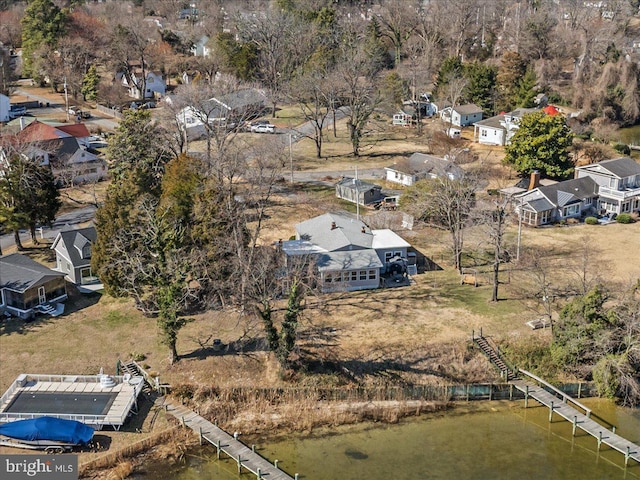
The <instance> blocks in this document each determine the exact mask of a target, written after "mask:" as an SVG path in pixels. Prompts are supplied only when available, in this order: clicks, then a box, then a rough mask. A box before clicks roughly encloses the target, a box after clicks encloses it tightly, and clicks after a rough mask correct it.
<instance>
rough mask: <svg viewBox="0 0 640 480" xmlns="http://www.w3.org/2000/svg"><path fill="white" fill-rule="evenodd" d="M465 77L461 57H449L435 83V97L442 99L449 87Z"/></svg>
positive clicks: (442, 65)
mask: <svg viewBox="0 0 640 480" xmlns="http://www.w3.org/2000/svg"><path fill="white" fill-rule="evenodd" d="M462 77H464V66H463V65H462V60H460V57H448V58H446V59H445V60H444V61H443V62H442V64H441V65H440V69H439V70H438V76H437V77H436V82H435V86H436V88H435V91H434V95H435V96H436V98H440V97H442V96H443V95H444V94H445V92H446V87H447V85H448V84H449V83H450V82H451V81H452V80H453V79H456V78H462Z"/></svg>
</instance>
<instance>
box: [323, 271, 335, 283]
mask: <svg viewBox="0 0 640 480" xmlns="http://www.w3.org/2000/svg"><path fill="white" fill-rule="evenodd" d="M332 280H333V278H332V277H331V274H330V273H327V274H325V276H324V283H331V281H332Z"/></svg>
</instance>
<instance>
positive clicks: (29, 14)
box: [21, 0, 68, 77]
mask: <svg viewBox="0 0 640 480" xmlns="http://www.w3.org/2000/svg"><path fill="white" fill-rule="evenodd" d="M67 16H68V12H67V10H66V9H60V8H59V7H58V6H56V5H55V4H54V3H53V2H52V1H51V0H29V3H28V5H27V8H26V10H25V12H24V17H22V21H21V23H22V62H23V63H22V74H23V76H25V77H30V76H33V75H35V74H36V73H37V72H34V71H33V56H34V54H35V53H36V51H37V50H38V49H39V48H40V47H42V46H47V47H50V48H54V47H55V46H56V44H57V43H58V39H59V38H60V37H62V36H63V35H64V32H65V27H66V23H67Z"/></svg>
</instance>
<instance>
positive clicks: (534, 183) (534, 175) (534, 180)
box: [527, 170, 540, 190]
mask: <svg viewBox="0 0 640 480" xmlns="http://www.w3.org/2000/svg"><path fill="white" fill-rule="evenodd" d="M539 186H540V171H539V170H534V171H533V172H531V177H530V178H529V188H528V189H527V190H533V189H534V188H538V187H539Z"/></svg>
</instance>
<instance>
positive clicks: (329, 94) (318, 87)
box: [289, 70, 335, 158]
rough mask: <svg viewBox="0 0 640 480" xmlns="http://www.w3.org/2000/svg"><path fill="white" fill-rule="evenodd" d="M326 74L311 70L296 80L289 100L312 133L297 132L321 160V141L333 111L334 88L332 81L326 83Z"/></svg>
mask: <svg viewBox="0 0 640 480" xmlns="http://www.w3.org/2000/svg"><path fill="white" fill-rule="evenodd" d="M327 76H328V75H327V72H322V71H319V70H313V71H311V72H309V73H308V74H306V75H304V76H302V77H299V78H297V79H296V80H295V81H294V82H293V83H292V85H291V89H290V91H289V98H290V99H291V100H293V101H294V102H295V103H296V104H297V105H298V107H299V108H300V111H301V112H302V115H303V117H304V119H305V120H306V121H307V122H308V124H310V125H311V126H313V132H312V133H309V132H306V131H304V132H303V131H301V130H298V133H300V134H302V135H303V136H305V137H307V138H310V139H311V140H313V142H314V143H315V144H316V157H317V158H322V141H323V134H324V129H325V125H326V123H327V119H328V118H329V115H330V114H331V113H332V112H333V111H334V110H333V108H332V107H333V102H334V96H333V93H334V91H335V90H334V88H333V82H332V81H326V79H327Z"/></svg>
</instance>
